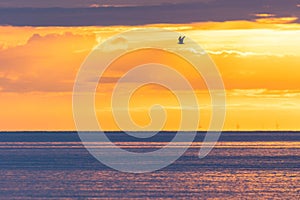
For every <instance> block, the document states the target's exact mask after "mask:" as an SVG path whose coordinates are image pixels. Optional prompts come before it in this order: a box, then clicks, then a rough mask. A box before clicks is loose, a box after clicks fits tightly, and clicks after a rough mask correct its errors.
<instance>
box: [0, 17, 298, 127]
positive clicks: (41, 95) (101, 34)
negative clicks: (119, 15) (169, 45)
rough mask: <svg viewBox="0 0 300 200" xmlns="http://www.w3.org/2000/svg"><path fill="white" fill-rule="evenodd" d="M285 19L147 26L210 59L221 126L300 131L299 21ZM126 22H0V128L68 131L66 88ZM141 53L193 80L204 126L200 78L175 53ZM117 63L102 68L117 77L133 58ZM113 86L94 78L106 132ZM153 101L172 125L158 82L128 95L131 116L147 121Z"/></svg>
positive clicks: (206, 104) (206, 113)
mask: <svg viewBox="0 0 300 200" xmlns="http://www.w3.org/2000/svg"><path fill="white" fill-rule="evenodd" d="M292 21H293V19H287V18H282V19H278V18H277V19H276V20H275V19H273V18H272V19H265V20H262V19H260V20H259V21H257V22H249V21H232V22H206V23H196V24H183V25H168V24H164V25H149V27H164V28H168V29H171V30H174V31H179V32H182V33H183V34H184V35H186V36H188V37H190V38H191V39H193V40H195V41H197V42H198V43H199V44H200V45H201V46H202V47H203V48H204V49H205V50H206V51H207V52H208V53H209V55H210V56H211V57H212V59H213V60H214V61H215V63H216V65H217V66H218V68H219V71H220V73H221V75H222V78H223V80H224V84H225V87H226V93H227V116H226V122H225V126H224V130H236V129H239V130H262V129H263V130H281V129H282V130H300V125H298V123H297V121H298V118H299V117H300V112H299V111H300V106H299V105H300V82H299V80H300V73H299V72H300V71H299V66H300V46H299V44H300V37H299V35H300V25H299V24H293V23H291V22H292ZM131 28H134V27H120V26H118V27H117V26H112V27H35V28H34V27H10V26H3V27H0V63H1V66H0V67H1V70H0V110H1V112H0V130H1V131H6V130H74V129H75V127H74V122H73V116H72V88H73V84H74V80H75V77H76V73H77V71H78V70H79V68H80V65H81V63H82V62H83V61H84V59H85V57H86V56H87V55H88V54H89V52H90V51H91V50H92V49H93V47H95V46H96V45H97V44H99V43H100V42H101V41H104V40H105V39H106V38H108V37H109V36H111V35H114V34H116V33H119V32H122V31H125V30H128V29H131ZM140 54H141V55H140V56H139V57H142V58H143V59H142V61H143V62H147V61H148V60H149V61H153V60H156V61H160V62H162V63H165V64H168V65H169V66H172V67H174V68H176V69H178V70H181V73H182V74H184V75H185V76H186V77H187V78H188V79H189V80H190V82H191V83H192V85H195V93H196V94H197V97H198V99H199V102H200V112H201V119H200V124H199V129H200V130H205V129H206V128H207V126H208V124H209V117H210V101H209V96H208V93H207V90H206V88H205V86H204V84H200V86H199V80H200V82H201V77H196V76H194V75H193V74H194V73H193V72H192V70H191V69H192V68H186V67H182V66H187V65H188V64H186V63H184V61H180V60H176V59H179V58H173V57H172V56H170V55H162V54H159V53H157V52H153V53H152V54H151V52H147V53H145V52H140ZM142 54H143V55H144V54H147V55H148V56H142ZM150 54H151V56H149V55H150ZM135 56H136V55H135ZM135 56H134V57H135ZM129 61H130V62H129ZM118 62H119V63H117V64H115V66H111V67H112V68H110V69H111V71H107V77H108V78H109V77H112V76H113V77H115V79H113V80H117V79H118V78H119V77H120V76H121V74H122V73H123V72H124V70H126V69H128V67H133V66H134V64H137V63H138V61H134V59H133V58H130V55H128V56H127V57H126V56H125V57H124V58H122V59H120V60H119V61H118ZM135 62H137V63H135ZM126 65H128V67H126ZM114 67H115V70H114ZM181 67H182V68H181ZM187 69H189V70H187ZM184 70H185V71H184ZM104 82H105V81H104ZM112 86H113V81H107V82H105V83H103V84H101V87H100V88H99V90H98V93H97V96H96V109H97V114H98V117H99V119H100V120H99V121H100V123H101V124H103V126H104V127H105V129H107V130H116V129H118V128H117V127H116V125H115V123H114V121H113V118H112V116H111V111H110V106H109V104H108V103H109V96H110V94H111V91H112ZM202 86H203V87H202ZM101 99H102V100H103V99H104V100H105V101H106V102H101ZM154 103H160V104H162V105H164V106H166V108H167V109H166V111H167V114H168V115H169V117H168V120H167V122H166V124H165V127H164V129H166V130H173V129H176V128H177V127H178V121H179V119H178V116H179V113H180V109H179V106H178V102H177V101H176V98H175V97H174V95H172V93H170V91H167V90H166V89H165V88H163V87H159V86H153V85H152V86H151V85H148V86H146V87H144V88H141V89H140V90H138V91H136V93H135V94H134V96H133V98H132V100H131V101H130V106H131V111H132V113H131V114H132V118H133V119H134V120H135V122H136V123H137V124H139V125H141V126H145V125H147V124H148V123H149V120H150V119H149V116H148V108H149V106H150V105H152V104H154Z"/></svg>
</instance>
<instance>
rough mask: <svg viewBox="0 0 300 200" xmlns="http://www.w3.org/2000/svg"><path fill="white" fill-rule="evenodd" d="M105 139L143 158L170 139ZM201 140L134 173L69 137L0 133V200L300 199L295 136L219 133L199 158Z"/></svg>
mask: <svg viewBox="0 0 300 200" xmlns="http://www.w3.org/2000/svg"><path fill="white" fill-rule="evenodd" d="M105 134H106V135H107V136H108V138H109V139H110V140H111V141H112V142H114V143H116V144H118V147H119V148H123V149H125V150H128V151H134V150H136V151H137V152H143V151H155V150H157V149H159V148H162V147H164V146H165V145H166V144H167V143H168V142H169V141H171V140H172V138H173V137H174V135H175V134H176V133H175V132H160V133H158V134H157V135H156V136H153V137H151V138H147V139H136V138H133V137H129V136H127V135H126V134H124V133H123V132H106V133H105ZM187 134H188V133H187ZM204 136H205V133H204V132H198V133H197V136H196V137H195V139H194V142H193V145H191V147H190V148H189V149H188V150H187V151H186V152H185V153H184V154H183V155H182V156H181V157H180V158H179V159H178V160H176V161H175V162H174V163H172V164H170V165H169V166H167V167H165V168H163V169H160V170H158V171H154V172H148V173H140V174H135V173H125V172H119V171H117V170H115V169H111V168H109V167H107V166H106V165H104V164H102V163H101V162H99V161H98V160H97V159H95V158H94V157H93V156H92V155H91V154H90V153H89V151H88V150H87V149H85V147H84V146H83V144H82V142H81V140H80V138H79V136H78V134H77V132H42V131H40V132H1V133H0V199H3V200H8V199H22V200H23V199H134V198H136V199H173V198H174V199H280V200H284V199H287V200H297V199H300V133H299V132H259V131H257V132H223V133H222V134H221V137H220V139H219V141H218V143H217V144H216V146H215V147H214V149H213V150H212V151H211V152H210V153H209V154H208V155H207V156H206V157H205V158H202V159H199V157H198V154H199V147H200V146H201V143H202V141H203V138H204ZM102 148H107V147H106V146H105V145H104V146H103V147H102ZM178 148H180V145H179V146H178Z"/></svg>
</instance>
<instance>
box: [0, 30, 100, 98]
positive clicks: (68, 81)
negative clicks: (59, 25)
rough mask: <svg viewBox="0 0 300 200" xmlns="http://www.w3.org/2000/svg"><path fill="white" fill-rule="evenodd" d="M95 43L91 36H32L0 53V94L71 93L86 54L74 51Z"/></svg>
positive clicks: (93, 36) (66, 34)
mask: <svg viewBox="0 0 300 200" xmlns="http://www.w3.org/2000/svg"><path fill="white" fill-rule="evenodd" d="M95 41H96V37H95V35H92V34H91V35H75V34H72V33H70V32H65V33H63V34H48V35H45V36H41V35H39V34H33V35H32V37H31V38H30V39H29V40H28V41H27V43H26V44H24V45H20V46H15V47H11V48H8V49H5V50H2V51H0V60H1V66H0V70H1V76H0V85H1V88H2V92H36V91H39V92H63V91H71V90H72V87H73V80H74V79H75V75H76V71H77V69H78V68H79V66H80V64H81V62H83V60H84V58H85V56H86V54H87V52H82V53H78V52H77V53H76V50H80V49H92V47H93V46H94V45H95V44H96V43H95ZM75 54H76V55H75Z"/></svg>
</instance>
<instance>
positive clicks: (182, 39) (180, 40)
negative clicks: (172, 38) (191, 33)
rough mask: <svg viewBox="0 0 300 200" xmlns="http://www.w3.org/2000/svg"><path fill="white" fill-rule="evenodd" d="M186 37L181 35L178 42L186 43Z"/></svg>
mask: <svg viewBox="0 0 300 200" xmlns="http://www.w3.org/2000/svg"><path fill="white" fill-rule="evenodd" d="M184 38H185V36H183V37H181V36H179V38H178V44H184V42H183V41H184Z"/></svg>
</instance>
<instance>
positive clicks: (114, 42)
mask: <svg viewBox="0 0 300 200" xmlns="http://www.w3.org/2000/svg"><path fill="white" fill-rule="evenodd" d="M100 47H101V49H100V50H101V51H103V52H112V51H118V50H127V49H128V41H127V39H126V38H124V37H117V38H113V39H111V40H106V41H105V43H103V44H102V45H101V46H100Z"/></svg>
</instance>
